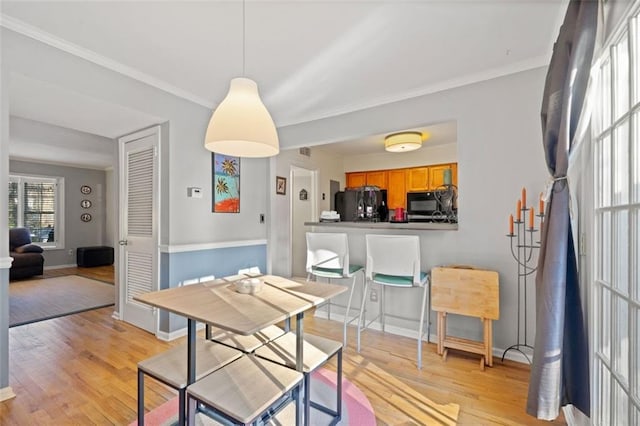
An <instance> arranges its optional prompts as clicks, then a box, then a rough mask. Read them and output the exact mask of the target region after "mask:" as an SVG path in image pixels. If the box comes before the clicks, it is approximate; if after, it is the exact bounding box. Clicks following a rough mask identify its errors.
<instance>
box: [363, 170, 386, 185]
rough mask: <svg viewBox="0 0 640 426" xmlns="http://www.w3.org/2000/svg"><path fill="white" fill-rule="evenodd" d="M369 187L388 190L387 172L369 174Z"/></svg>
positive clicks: (379, 171) (380, 171)
mask: <svg viewBox="0 0 640 426" xmlns="http://www.w3.org/2000/svg"><path fill="white" fill-rule="evenodd" d="M367 185H375V186H377V187H379V188H380V189H387V171H386V170H378V171H375V172H367Z"/></svg>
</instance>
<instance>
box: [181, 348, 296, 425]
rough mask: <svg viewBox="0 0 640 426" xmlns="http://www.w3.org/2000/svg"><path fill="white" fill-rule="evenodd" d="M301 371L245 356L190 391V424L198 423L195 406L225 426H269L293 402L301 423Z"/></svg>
mask: <svg viewBox="0 0 640 426" xmlns="http://www.w3.org/2000/svg"><path fill="white" fill-rule="evenodd" d="M302 383H303V375H302V373H300V372H299V371H296V370H293V369H291V368H287V367H284V366H280V365H277V364H274V363H272V362H269V361H267V360H264V359H260V358H258V357H256V356H255V355H243V356H242V357H240V358H239V359H238V360H236V361H234V362H232V363H230V364H227V365H226V366H224V367H223V368H220V369H218V370H216V371H214V372H213V373H211V374H209V375H208V376H206V377H205V378H203V379H202V380H199V381H196V382H195V383H193V384H192V385H190V386H189V387H188V388H187V404H188V406H189V424H190V425H193V424H194V422H195V415H196V406H197V405H199V406H200V407H201V411H202V412H203V413H204V414H206V415H208V416H210V417H212V418H213V419H214V420H217V421H221V422H222V423H223V424H229V423H231V424H238V423H239V424H243V425H245V424H251V423H253V422H258V421H260V422H262V421H264V422H266V421H267V420H268V419H269V418H271V417H272V416H274V415H275V414H277V413H278V412H279V411H280V410H282V409H283V408H285V407H286V406H287V405H288V404H289V403H291V402H292V401H293V402H295V404H296V420H297V421H296V424H299V423H300V418H301V413H302V411H301V407H300V386H301V385H302Z"/></svg>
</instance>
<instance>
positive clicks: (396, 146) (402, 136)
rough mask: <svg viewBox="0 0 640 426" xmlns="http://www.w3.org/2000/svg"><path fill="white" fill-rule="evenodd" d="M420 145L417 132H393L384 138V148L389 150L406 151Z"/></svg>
mask: <svg viewBox="0 0 640 426" xmlns="http://www.w3.org/2000/svg"><path fill="white" fill-rule="evenodd" d="M420 147H422V134H421V133H419V132H401V133H394V134H392V135H389V136H387V137H385V138H384V149H385V150H387V151H389V152H408V151H413V150H416V149H418V148H420Z"/></svg>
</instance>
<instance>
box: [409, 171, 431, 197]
mask: <svg viewBox="0 0 640 426" xmlns="http://www.w3.org/2000/svg"><path fill="white" fill-rule="evenodd" d="M406 182H407V188H406V190H407V192H409V191H426V190H427V189H429V167H414V168H411V169H406Z"/></svg>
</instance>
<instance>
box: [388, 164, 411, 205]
mask: <svg viewBox="0 0 640 426" xmlns="http://www.w3.org/2000/svg"><path fill="white" fill-rule="evenodd" d="M405 179H406V176H405V170H404V169H397V170H389V171H388V172H387V207H389V210H392V209H395V208H397V207H403V208H405V209H406V208H407V205H406V204H407V190H406V182H405Z"/></svg>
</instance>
